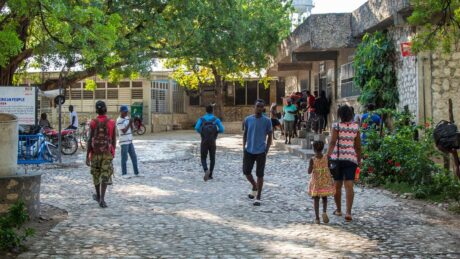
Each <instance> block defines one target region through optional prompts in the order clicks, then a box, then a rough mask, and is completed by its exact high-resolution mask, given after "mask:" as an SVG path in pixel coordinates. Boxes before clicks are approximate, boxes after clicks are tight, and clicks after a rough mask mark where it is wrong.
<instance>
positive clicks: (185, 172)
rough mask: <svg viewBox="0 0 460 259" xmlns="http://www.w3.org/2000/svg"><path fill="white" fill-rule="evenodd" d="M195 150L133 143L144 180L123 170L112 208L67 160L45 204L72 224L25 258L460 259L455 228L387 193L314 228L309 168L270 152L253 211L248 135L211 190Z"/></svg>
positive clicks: (361, 198) (361, 197)
mask: <svg viewBox="0 0 460 259" xmlns="http://www.w3.org/2000/svg"><path fill="white" fill-rule="evenodd" d="M198 143H199V142H198V136H197V135H196V134H194V133H191V132H178V133H177V132H176V133H173V134H160V135H154V136H153V137H152V136H146V137H142V139H138V140H136V142H135V145H136V147H137V152H138V156H139V160H140V170H141V172H142V174H143V177H136V178H134V177H133V178H130V179H122V178H121V177H120V170H118V171H117V173H116V177H115V179H114V185H113V186H111V187H109V190H108V198H107V203H108V206H109V207H108V208H106V209H101V208H99V207H98V205H97V203H96V202H94V201H93V200H92V199H91V192H92V191H93V188H92V186H91V177H90V176H89V170H88V168H87V167H86V166H85V165H84V164H83V157H84V156H83V154H81V153H80V154H79V155H78V157H73V158H67V159H71V160H72V159H74V160H75V161H74V162H73V163H72V164H71V166H69V167H66V168H56V167H54V166H49V168H47V169H46V172H45V174H44V175H43V178H42V196H41V198H42V202H44V203H48V204H52V205H54V206H58V207H60V208H63V209H66V210H67V211H68V212H69V216H68V219H67V220H65V221H63V222H61V223H60V224H58V225H57V226H56V227H55V228H54V229H52V230H51V231H50V232H49V233H48V234H47V235H46V236H45V237H44V238H43V239H42V240H40V241H37V242H36V243H35V244H34V245H33V246H32V247H31V248H30V251H29V252H26V253H23V254H21V255H20V258H36V257H38V258H99V257H100V258H313V257H316V258H336V257H355V258H367V257H382V258H384V257H387V258H390V257H391V258H399V257H401V258H413V257H420V258H444V257H450V258H459V257H460V246H459V244H460V227H459V226H460V222H459V221H458V220H449V221H445V220H443V219H442V218H439V217H436V216H432V215H430V214H427V213H425V211H424V209H423V207H421V206H411V205H410V202H407V201H404V200H399V199H395V198H393V196H392V195H389V194H388V193H386V192H384V191H380V190H375V189H362V188H358V187H357V188H356V196H355V197H356V199H355V207H354V208H355V209H354V221H353V222H352V223H345V222H344V219H343V218H339V217H335V216H332V215H330V218H331V222H330V223H329V224H327V225H323V224H322V225H315V224H313V218H314V216H313V214H314V212H313V208H312V201H311V199H310V198H308V197H307V195H306V187H307V181H308V176H307V173H306V172H307V163H306V161H304V160H301V159H300V158H297V157H294V156H291V155H290V154H289V153H287V152H286V151H282V150H276V149H274V150H272V151H270V154H269V157H268V161H267V167H266V179H265V186H264V187H265V189H264V191H263V197H262V202H263V203H262V206H261V207H254V206H253V205H252V203H251V202H250V200H248V198H247V194H248V192H249V190H250V186H249V184H248V183H247V182H246V180H245V178H244V177H243V175H242V173H241V167H242V152H241V150H242V146H241V145H242V139H241V136H234V135H222V136H221V137H220V138H219V140H218V145H219V148H218V152H217V161H218V163H217V166H216V170H215V173H214V175H215V180H211V181H209V182H206V183H205V182H204V181H203V173H202V170H201V168H200V160H199V156H198ZM119 164H120V163H119V154H118V155H117V157H116V167H117V168H119ZM129 170H130V173H132V170H131V168H129ZM332 211H333V202H332V199H330V202H329V213H330V214H331V213H332Z"/></svg>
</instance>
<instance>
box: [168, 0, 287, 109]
mask: <svg viewBox="0 0 460 259" xmlns="http://www.w3.org/2000/svg"><path fill="white" fill-rule="evenodd" d="M178 8H180V9H181V10H184V12H183V13H180V12H177V11H173V10H171V12H168V14H167V15H166V16H167V17H168V18H169V19H172V20H179V21H180V23H178V24H170V25H172V26H174V27H175V29H172V28H170V31H172V32H174V33H170V34H169V35H168V36H167V39H168V40H167V41H168V42H169V44H168V45H169V46H175V47H173V48H169V49H168V57H169V60H168V63H167V64H168V66H169V67H173V68H175V69H176V71H175V72H174V73H173V77H174V79H176V80H177V81H178V82H179V83H181V84H182V85H184V86H186V87H188V88H190V89H196V90H199V89H200V88H201V87H203V86H204V85H207V84H210V83H214V85H215V87H216V103H217V105H218V106H221V105H222V103H223V101H222V86H223V82H224V81H226V80H229V79H233V80H235V79H241V78H242V77H244V75H245V74H248V73H249V72H251V71H255V72H259V71H261V70H262V69H264V68H266V67H267V66H268V62H269V57H270V56H271V55H274V54H275V53H276V51H277V47H278V46H279V44H280V42H281V41H282V39H283V38H285V37H286V36H287V35H288V34H289V30H290V25H291V23H290V19H289V11H290V5H289V4H283V3H281V1H279V0H226V1H214V0H203V1H183V2H182V3H181V5H180V6H178ZM187 32H192V33H191V34H190V36H189V37H186V38H185V39H184V37H183V36H182V34H185V33H187ZM178 39H179V41H180V42H181V44H174V43H175V42H176V41H177V40H178ZM221 108H222V107H218V108H217V110H218V113H219V109H221ZM220 115H222V114H220Z"/></svg>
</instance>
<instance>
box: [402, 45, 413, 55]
mask: <svg viewBox="0 0 460 259" xmlns="http://www.w3.org/2000/svg"><path fill="white" fill-rule="evenodd" d="M401 54H402V56H403V57H408V56H413V55H414V54H413V53H412V43H411V42H403V43H401Z"/></svg>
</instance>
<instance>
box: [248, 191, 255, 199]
mask: <svg viewBox="0 0 460 259" xmlns="http://www.w3.org/2000/svg"><path fill="white" fill-rule="evenodd" d="M256 195H257V190H252V192H251V193H250V194H248V198H249V199H251V200H252V199H254V198H255V197H256Z"/></svg>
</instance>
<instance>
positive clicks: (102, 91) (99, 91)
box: [95, 89, 106, 100]
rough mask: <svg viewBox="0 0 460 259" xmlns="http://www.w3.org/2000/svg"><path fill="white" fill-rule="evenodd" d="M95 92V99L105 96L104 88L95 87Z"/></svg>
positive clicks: (101, 98)
mask: <svg viewBox="0 0 460 259" xmlns="http://www.w3.org/2000/svg"><path fill="white" fill-rule="evenodd" d="M95 94H96V99H97V100H103V99H105V98H106V94H105V89H104V90H98V89H96V91H95Z"/></svg>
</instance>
